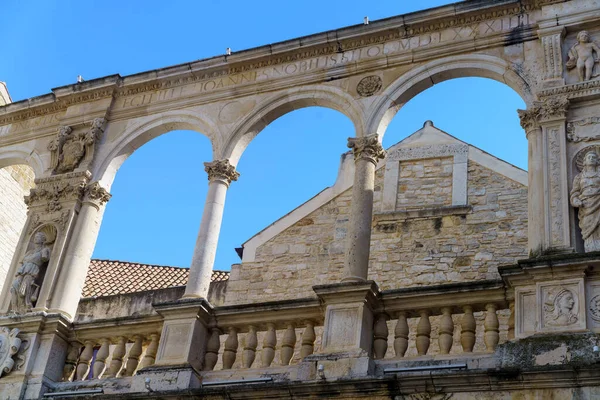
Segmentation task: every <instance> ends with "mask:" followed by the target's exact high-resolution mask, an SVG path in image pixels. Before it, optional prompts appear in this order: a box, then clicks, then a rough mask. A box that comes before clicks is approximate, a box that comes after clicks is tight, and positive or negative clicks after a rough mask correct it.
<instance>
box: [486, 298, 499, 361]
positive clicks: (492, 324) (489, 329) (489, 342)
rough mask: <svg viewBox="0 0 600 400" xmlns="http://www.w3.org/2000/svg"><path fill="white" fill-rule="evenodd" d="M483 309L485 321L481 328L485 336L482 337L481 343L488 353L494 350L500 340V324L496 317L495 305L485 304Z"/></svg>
mask: <svg viewBox="0 0 600 400" xmlns="http://www.w3.org/2000/svg"><path fill="white" fill-rule="evenodd" d="M485 309H486V310H487V312H486V313H485V320H484V321H483V327H484V330H485V334H484V335H483V341H484V342H485V347H486V348H487V350H488V351H494V350H496V346H498V341H499V340H500V334H499V332H500V329H499V328H500V322H498V316H497V315H496V305H495V304H491V303H490V304H486V306H485Z"/></svg>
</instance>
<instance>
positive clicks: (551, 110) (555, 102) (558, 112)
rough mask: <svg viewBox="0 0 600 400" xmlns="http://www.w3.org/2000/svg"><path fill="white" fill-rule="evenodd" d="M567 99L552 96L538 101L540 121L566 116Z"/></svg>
mask: <svg viewBox="0 0 600 400" xmlns="http://www.w3.org/2000/svg"><path fill="white" fill-rule="evenodd" d="M568 109H569V100H568V99H567V98H566V97H553V98H549V99H545V100H544V101H542V102H541V103H539V118H540V120H541V121H546V120H552V119H559V118H566V116H567V111H568Z"/></svg>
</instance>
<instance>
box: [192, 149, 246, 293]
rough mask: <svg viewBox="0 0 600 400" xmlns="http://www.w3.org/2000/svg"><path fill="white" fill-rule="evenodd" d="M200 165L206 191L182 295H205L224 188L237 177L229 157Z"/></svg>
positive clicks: (213, 259)
mask: <svg viewBox="0 0 600 400" xmlns="http://www.w3.org/2000/svg"><path fill="white" fill-rule="evenodd" d="M204 166H205V169H206V172H207V174H208V181H209V186H208V193H207V195H206V203H205V204H204V211H203V213H202V222H201V223H200V230H199V232H198V239H197V240H196V247H195V249H194V256H193V258H192V265H191V266H190V277H189V280H188V283H187V286H186V289H185V294H184V296H183V297H184V298H194V297H202V298H207V297H208V288H209V286H210V279H211V275H212V270H213V265H214V262H215V255H216V252H217V244H218V242H219V233H220V231H221V222H222V221H223V209H224V207H225V197H226V195H227V189H228V188H229V185H230V184H231V182H232V181H236V180H237V179H238V177H239V176H240V174H239V173H238V172H237V171H236V170H235V167H234V166H233V165H231V164H230V163H229V160H215V161H212V162H209V163H204Z"/></svg>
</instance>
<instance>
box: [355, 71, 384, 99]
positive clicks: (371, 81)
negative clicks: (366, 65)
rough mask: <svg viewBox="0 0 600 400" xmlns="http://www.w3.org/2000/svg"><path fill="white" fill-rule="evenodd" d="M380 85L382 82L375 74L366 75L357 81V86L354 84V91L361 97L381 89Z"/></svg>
mask: <svg viewBox="0 0 600 400" xmlns="http://www.w3.org/2000/svg"><path fill="white" fill-rule="evenodd" d="M382 85H383V82H382V81H381V78H380V77H378V76H377V75H371V76H367V77H365V78H362V79H361V80H360V82H358V86H356V92H357V93H358V94H359V95H360V96H361V97H369V96H373V95H374V94H375V93H377V92H378V91H379V90H380V89H381V86H382Z"/></svg>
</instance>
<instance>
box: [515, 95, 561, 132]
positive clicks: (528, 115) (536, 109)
mask: <svg viewBox="0 0 600 400" xmlns="http://www.w3.org/2000/svg"><path fill="white" fill-rule="evenodd" d="M568 110H569V99H567V98H566V97H550V98H547V99H544V100H543V101H536V102H535V103H534V104H533V106H532V107H530V108H528V109H526V110H517V112H518V113H519V120H520V122H521V127H522V128H523V129H525V132H527V133H528V134H529V132H531V131H532V130H533V129H537V128H539V127H540V123H542V122H547V121H552V120H559V119H565V118H566V117H567V111H568Z"/></svg>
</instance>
